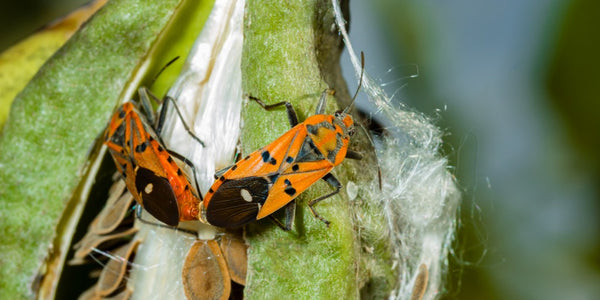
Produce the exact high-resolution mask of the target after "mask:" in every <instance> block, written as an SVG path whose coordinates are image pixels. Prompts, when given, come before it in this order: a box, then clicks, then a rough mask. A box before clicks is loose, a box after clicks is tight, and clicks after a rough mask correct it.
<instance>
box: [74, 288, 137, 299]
mask: <svg viewBox="0 0 600 300" xmlns="http://www.w3.org/2000/svg"><path fill="white" fill-rule="evenodd" d="M96 287H97V285H94V286H92V287H91V288H89V289H88V290H86V291H85V292H83V293H82V294H81V296H79V298H78V299H79V300H127V299H130V298H131V295H132V294H133V290H131V289H129V288H127V287H125V288H124V289H123V290H121V291H118V292H117V293H116V294H115V295H113V296H111V297H102V296H100V295H98V294H97V293H96Z"/></svg>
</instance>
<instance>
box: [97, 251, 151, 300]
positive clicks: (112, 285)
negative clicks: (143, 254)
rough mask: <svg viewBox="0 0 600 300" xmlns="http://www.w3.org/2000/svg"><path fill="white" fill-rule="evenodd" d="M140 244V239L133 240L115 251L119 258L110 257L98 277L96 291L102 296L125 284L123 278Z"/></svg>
mask: <svg viewBox="0 0 600 300" xmlns="http://www.w3.org/2000/svg"><path fill="white" fill-rule="evenodd" d="M139 244H140V241H139V240H134V241H131V242H130V243H129V244H127V245H124V246H122V247H120V248H119V249H117V251H115V252H114V254H113V255H114V256H115V257H117V258H118V259H112V258H111V259H110V260H109V261H108V263H107V264H106V266H104V269H102V273H101V274H100V278H99V279H98V285H97V286H96V293H97V294H98V295H100V296H108V295H110V294H112V293H114V292H115V291H116V290H117V288H119V286H121V285H122V284H123V278H124V277H125V272H126V271H127V265H128V263H129V258H130V257H131V255H132V254H133V252H134V251H135V249H137V246H138V245H139Z"/></svg>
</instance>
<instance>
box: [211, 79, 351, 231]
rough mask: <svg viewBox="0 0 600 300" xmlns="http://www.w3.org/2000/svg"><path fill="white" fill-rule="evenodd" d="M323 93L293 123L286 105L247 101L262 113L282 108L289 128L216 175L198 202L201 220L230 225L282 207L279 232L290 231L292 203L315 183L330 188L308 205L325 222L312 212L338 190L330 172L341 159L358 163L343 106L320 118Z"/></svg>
mask: <svg viewBox="0 0 600 300" xmlns="http://www.w3.org/2000/svg"><path fill="white" fill-rule="evenodd" d="M326 97H327V90H326V91H325V92H323V95H322V97H321V100H320V101H319V105H318V107H317V112H316V114H315V115H313V116H311V117H309V118H307V119H306V120H305V121H304V122H302V123H299V122H298V117H297V115H296V112H295V110H294V108H293V106H292V105H291V103H289V102H280V103H276V104H272V105H266V104H264V103H263V102H262V101H261V100H259V99H257V98H254V97H250V98H251V99H252V100H254V101H256V102H257V103H258V104H260V105H261V106H262V107H263V108H264V109H266V110H271V109H273V108H275V107H278V106H281V105H285V106H286V109H287V114H288V119H289V122H290V125H291V126H292V127H293V128H292V129H291V130H289V131H288V132H286V133H285V134H283V135H282V136H281V137H279V138H278V139H276V140H275V141H273V142H272V143H271V144H269V145H268V146H266V147H264V148H262V149H260V150H257V151H255V152H253V153H252V154H250V155H248V156H247V157H246V158H244V159H242V160H240V161H238V162H237V163H236V164H234V165H233V166H231V167H229V168H226V169H224V170H221V171H219V172H217V174H216V175H215V177H216V181H215V183H214V184H213V185H212V187H211V188H210V189H209V190H208V192H207V193H206V195H205V198H204V202H203V204H204V217H205V218H206V221H207V222H208V223H210V224H212V225H215V226H219V227H236V226H241V225H244V224H246V223H249V222H252V221H254V220H259V219H262V218H264V217H267V216H271V214H272V213H274V212H275V211H277V210H279V209H280V208H282V207H284V206H286V224H285V226H283V224H281V222H279V221H278V220H277V219H275V218H272V219H273V220H274V221H275V222H276V223H277V224H278V225H279V226H280V227H282V228H284V229H285V230H289V229H291V225H292V223H293V216H294V211H295V201H293V200H294V199H295V198H296V197H297V196H298V195H300V194H301V193H302V192H303V191H304V190H306V189H307V188H308V187H310V186H311V185H312V184H313V183H315V182H316V181H317V180H319V179H323V180H325V182H327V183H328V184H329V185H331V186H332V187H334V188H335V190H334V191H333V192H331V193H328V194H326V195H324V196H321V197H319V198H316V199H313V200H311V201H309V202H308V207H309V208H310V210H311V212H312V214H313V215H314V216H315V217H317V218H319V219H320V220H321V221H323V222H325V224H329V221H327V220H325V219H324V218H323V217H321V216H320V215H319V214H318V213H317V211H316V210H315V208H314V205H315V204H317V203H318V202H319V201H321V200H324V199H326V198H329V197H331V196H333V195H335V194H337V193H338V192H339V191H340V188H341V187H342V184H341V183H340V182H339V181H338V180H337V179H336V178H335V176H333V174H331V173H330V172H331V170H332V169H333V168H334V167H335V166H337V165H339V164H340V163H342V161H343V160H344V158H354V159H360V158H361V155H360V154H359V153H357V152H354V151H351V150H348V144H349V143H350V137H351V136H352V135H353V134H354V121H353V120H352V117H351V116H350V115H349V114H348V108H346V110H344V111H338V112H336V113H335V114H334V115H325V114H324V112H323V110H324V109H325V102H326Z"/></svg>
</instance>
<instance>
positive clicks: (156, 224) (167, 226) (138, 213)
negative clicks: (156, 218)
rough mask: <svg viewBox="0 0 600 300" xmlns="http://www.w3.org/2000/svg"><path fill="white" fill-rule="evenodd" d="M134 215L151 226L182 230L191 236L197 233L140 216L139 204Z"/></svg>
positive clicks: (140, 207)
mask: <svg viewBox="0 0 600 300" xmlns="http://www.w3.org/2000/svg"><path fill="white" fill-rule="evenodd" d="M135 217H136V218H137V219H138V220H139V221H140V222H142V223H144V224H148V225H152V226H156V227H159V228H167V229H171V230H174V231H177V232H182V233H186V234H191V235H193V236H198V233H197V232H195V231H191V230H187V229H180V228H177V227H174V226H169V225H164V224H161V223H156V222H152V221H148V220H146V219H144V218H142V206H141V205H139V204H138V205H137V208H136V210H135Z"/></svg>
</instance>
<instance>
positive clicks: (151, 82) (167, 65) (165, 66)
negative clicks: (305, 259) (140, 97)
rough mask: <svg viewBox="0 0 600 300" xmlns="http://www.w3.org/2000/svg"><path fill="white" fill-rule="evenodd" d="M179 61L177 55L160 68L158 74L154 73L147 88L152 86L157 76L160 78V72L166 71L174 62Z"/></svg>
mask: <svg viewBox="0 0 600 300" xmlns="http://www.w3.org/2000/svg"><path fill="white" fill-rule="evenodd" d="M178 59H179V55H178V56H175V58H173V59H171V60H170V61H169V62H168V63H166V64H165V65H164V66H163V67H162V68H160V70H159V71H158V73H156V75H154V77H153V78H152V81H150V85H148V86H149V87H150V86H152V85H153V84H154V82H155V81H156V79H158V76H160V74H162V72H163V71H164V70H166V69H167V68H168V67H169V66H170V65H172V64H173V63H174V62H175V61H177V60H178Z"/></svg>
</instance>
